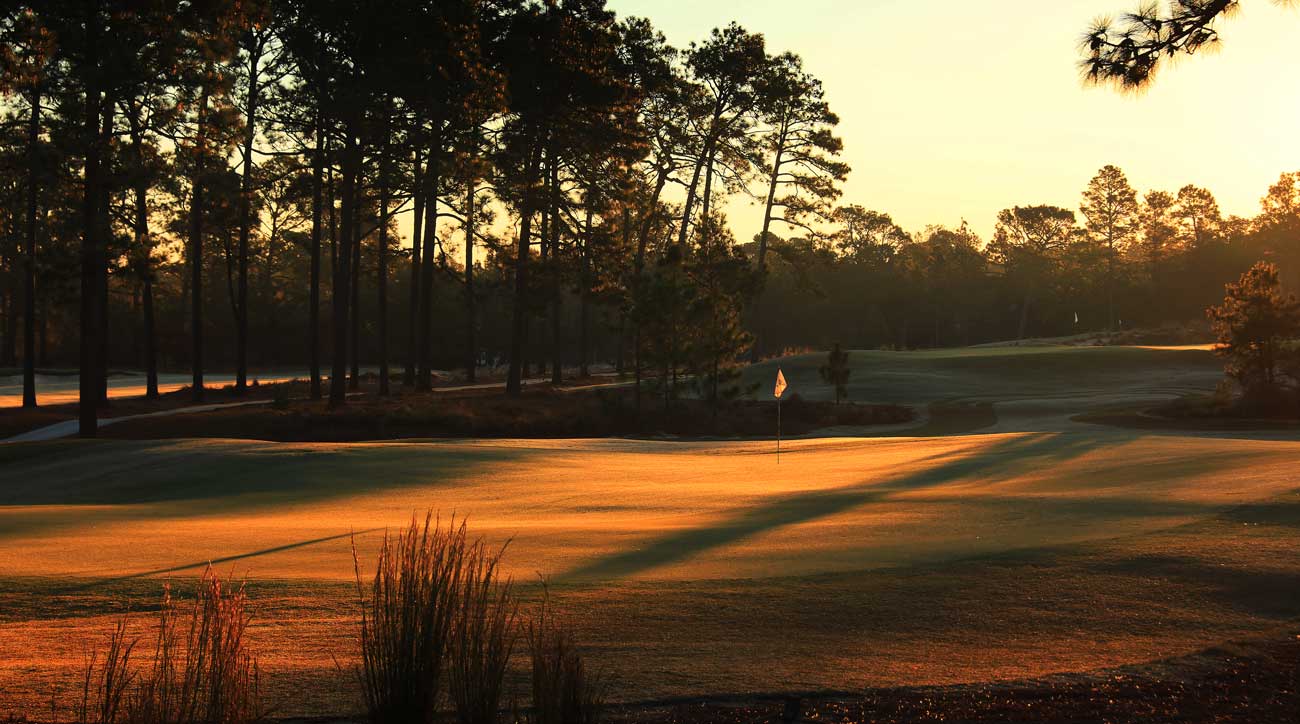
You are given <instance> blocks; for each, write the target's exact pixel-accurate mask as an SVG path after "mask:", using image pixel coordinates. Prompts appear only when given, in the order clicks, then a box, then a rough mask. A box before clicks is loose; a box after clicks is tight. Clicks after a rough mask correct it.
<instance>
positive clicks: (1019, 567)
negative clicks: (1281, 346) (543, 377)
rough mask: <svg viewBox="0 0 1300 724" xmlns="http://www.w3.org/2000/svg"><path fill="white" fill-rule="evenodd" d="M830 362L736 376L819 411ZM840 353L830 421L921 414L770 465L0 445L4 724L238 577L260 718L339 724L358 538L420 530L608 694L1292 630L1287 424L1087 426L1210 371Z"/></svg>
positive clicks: (815, 688)
mask: <svg viewBox="0 0 1300 724" xmlns="http://www.w3.org/2000/svg"><path fill="white" fill-rule="evenodd" d="M824 359H825V356H824V354H815V355H807V356H798V357H787V358H783V359H779V360H771V361H767V362H763V363H761V364H758V365H754V366H752V367H750V368H748V369H747V370H746V371H745V375H746V380H747V381H751V382H753V383H754V384H757V385H761V387H760V388H759V392H758V393H756V395H757V396H759V397H763V396H770V390H771V380H772V379H773V378H774V377H775V374H776V370H777V368H778V367H779V368H780V369H781V370H782V372H783V374H784V375H785V377H786V378H787V379H788V381H789V385H790V389H789V392H787V402H786V404H790V402H789V396H790V395H792V394H797V395H799V396H800V397H802V398H804V399H807V400H829V399H833V394H834V393H833V390H832V389H831V388H829V387H828V386H826V385H825V384H824V383H822V382H821V380H820V378H819V376H818V368H819V365H821V364H822V363H823V361H824ZM849 364H850V366H851V370H852V373H851V377H850V380H849V384H848V393H849V399H850V400H852V401H856V402H889V403H897V404H904V405H908V406H910V407H912V408H913V409H914V410H915V411H916V413H917V414H916V418H915V419H914V420H913V421H912V422H909V423H906V424H895V425H882V426H878V427H863V428H830V429H826V430H822V431H819V432H818V433H815V434H812V435H806V436H801V437H798V438H795V439H786V440H784V441H783V442H782V454H781V457H780V460H779V464H778V460H777V458H776V456H775V454H774V452H775V439H710V440H701V439H674V438H669V437H663V436H660V437H656V438H646V439H628V438H617V439H586V440H473V439H464V440H454V439H439V440H400V441H384V442H373V443H368V442H357V443H309V442H304V443H274V442H264V441H257V440H235V439H178V440H165V441H161V440H159V441H155V440H70V439H69V440H56V441H48V442H36V443H14V444H7V445H0V550H3V551H4V554H3V555H0V716H3V715H4V713H5V712H22V711H26V712H32V711H49V710H50V708H51V706H52V704H51V703H52V702H53V706H54V707H56V708H57V707H59V706H65V707H66V706H67V703H66V702H67V701H69V700H70V699H72V698H74V697H75V696H76V695H77V694H78V692H77V691H76V688H77V687H78V686H79V683H78V682H79V677H80V672H81V670H82V669H83V667H84V665H85V656H86V653H87V651H88V650H90V649H92V648H95V647H99V646H102V644H103V642H104V641H105V639H106V637H107V635H108V633H109V632H110V631H111V629H112V627H113V626H114V625H115V624H116V622H117V621H118V620H119V619H120V618H121V617H122V615H123V614H124V613H126V612H136V613H140V612H148V611H150V610H153V609H154V608H156V606H157V603H158V601H159V599H160V597H161V595H162V591H163V586H164V585H165V584H167V583H169V582H170V584H171V586H172V588H173V590H175V591H176V592H178V593H181V594H183V593H185V592H186V591H187V590H188V589H189V588H190V587H192V585H193V583H194V581H195V580H196V578H197V577H198V576H199V574H200V573H201V572H202V571H203V569H204V568H205V567H206V566H207V565H208V564H209V563H210V564H211V565H213V566H214V567H215V568H216V569H217V570H218V571H220V572H221V573H223V574H230V575H231V576H233V577H234V578H235V579H236V580H244V581H246V582H247V590H248V593H249V596H250V600H251V606H252V607H253V612H254V618H253V623H252V627H251V629H250V632H249V638H250V641H249V645H250V648H251V649H252V650H253V651H254V652H255V654H256V655H257V658H258V662H259V666H260V669H261V672H262V676H263V682H264V688H265V691H266V698H267V699H268V702H269V703H270V705H271V706H272V707H274V713H275V715H276V716H297V715H326V714H338V713H339V712H350V711H355V710H357V709H358V707H359V706H360V705H359V703H358V701H357V698H356V697H357V694H355V693H354V687H353V682H354V678H353V677H354V674H353V667H354V666H355V662H356V657H357V643H356V622H357V620H358V619H359V611H358V606H357V589H356V584H355V575H356V574H355V573H354V559H353V550H354V543H355V549H356V555H357V559H358V560H359V563H360V567H361V570H362V575H363V576H366V575H368V573H367V572H368V571H369V570H370V569H371V568H372V567H373V560H374V555H375V551H376V550H377V549H378V547H379V545H380V542H381V541H382V538H383V536H384V534H385V531H389V530H395V529H397V528H399V527H401V526H403V525H405V524H406V523H408V522H409V521H410V519H411V517H412V515H413V514H416V515H423V512H424V511H426V510H430V509H432V510H434V511H437V512H439V513H440V514H441V516H442V517H443V519H444V520H446V519H449V518H451V517H452V516H455V517H456V518H457V519H461V518H464V519H467V520H468V521H469V525H470V528H471V531H472V533H473V534H474V535H482V536H485V537H486V539H487V540H488V541H489V542H491V543H492V544H493V545H494V546H507V547H506V550H505V553H504V558H503V564H504V566H505V567H506V569H507V570H508V571H509V572H510V573H511V574H512V575H513V576H514V579H515V581H516V584H517V585H518V586H519V587H520V590H521V592H522V593H523V594H524V596H525V599H526V600H534V599H535V598H536V597H537V596H538V595H540V590H541V585H540V584H541V582H543V581H545V582H546V584H547V586H548V587H549V590H550V596H551V598H552V600H553V601H554V602H555V603H556V604H557V605H558V607H559V609H560V610H561V611H563V614H564V615H565V616H566V617H568V618H569V619H570V620H571V621H572V622H573V625H574V628H575V630H576V631H577V635H578V638H579V640H580V641H581V643H582V644H583V646H584V647H585V649H586V650H588V651H589V655H590V660H591V662H592V665H593V666H594V667H595V668H596V669H598V670H599V671H600V672H601V675H602V677H603V680H604V682H605V684H606V687H607V690H608V693H607V696H608V698H609V699H610V700H611V701H614V702H634V701H650V700H666V699H674V698H678V697H699V696H718V695H728V694H737V695H745V694H757V693H782V692H833V691H840V692H851V691H856V690H862V689H863V688H865V687H885V686H903V685H906V686H929V685H948V684H963V683H985V682H999V681H1014V680H1022V679H1027V678H1035V677H1043V676H1049V675H1055V674H1089V673H1091V672H1099V671H1104V670H1109V669H1113V668H1115V667H1124V666H1142V667H1151V666H1158V662H1161V661H1163V660H1167V659H1171V658H1178V657H1186V656H1190V655H1195V654H1197V653H1198V652H1201V651H1204V650H1206V649H1210V648H1213V647H1218V646H1223V645H1226V644H1228V643H1229V642H1249V641H1251V640H1255V639H1259V638H1261V637H1267V636H1272V635H1276V634H1277V633H1278V632H1286V631H1288V630H1289V629H1294V628H1295V626H1296V623H1297V621H1298V620H1300V595H1297V591H1298V590H1300V556H1297V555H1296V554H1295V552H1296V550H1297V547H1298V546H1300V482H1297V476H1296V472H1295V470H1296V468H1295V461H1296V460H1297V459H1300V433H1297V432H1296V431H1293V430H1289V429H1285V428H1282V429H1277V428H1273V429H1268V428H1263V429H1234V430H1232V431H1217V430H1212V429H1199V430H1179V429H1177V426H1176V425H1173V424H1170V425H1168V426H1164V425H1162V424H1159V421H1158V420H1156V421H1155V422H1152V424H1147V425H1143V426H1123V425H1107V424H1097V423H1095V422H1089V421H1088V420H1091V419H1094V418H1095V417H1096V416H1097V413H1105V412H1108V411H1128V412H1132V413H1133V414H1135V415H1136V414H1139V413H1140V412H1141V411H1142V410H1144V409H1146V408H1149V407H1152V406H1155V405H1158V404H1160V403H1162V402H1166V401H1168V400H1171V399H1174V398H1177V397H1180V396H1183V395H1188V394H1198V393H1209V392H1212V391H1213V390H1214V387H1215V385H1216V384H1217V383H1218V381H1219V380H1220V379H1221V377H1222V367H1221V363H1220V361H1219V360H1217V359H1216V358H1215V357H1214V355H1213V354H1212V353H1211V352H1210V351H1208V349H1202V348H1138V347H1104V348H1103V347H1063V346H1025V347H1005V346H1004V347H977V348H962V349H953V350H936V351H921V352H883V351H861V352H852V353H851V354H850V358H849ZM773 413H775V409H773ZM197 414H204V413H197ZM1126 414H1127V413H1126ZM1081 416H1082V417H1081ZM773 433H775V429H774V430H773ZM133 625H134V626H135V627H136V628H137V631H138V633H140V634H141V635H145V634H146V633H147V631H146V629H147V627H148V626H149V625H150V624H149V622H148V620H147V619H146V618H143V617H141V618H139V619H138V620H137V621H135V623H134V624H133ZM60 702H63V703H60ZM56 718H57V717H56Z"/></svg>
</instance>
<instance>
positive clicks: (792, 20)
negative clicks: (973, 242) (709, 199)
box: [609, 0, 1300, 239]
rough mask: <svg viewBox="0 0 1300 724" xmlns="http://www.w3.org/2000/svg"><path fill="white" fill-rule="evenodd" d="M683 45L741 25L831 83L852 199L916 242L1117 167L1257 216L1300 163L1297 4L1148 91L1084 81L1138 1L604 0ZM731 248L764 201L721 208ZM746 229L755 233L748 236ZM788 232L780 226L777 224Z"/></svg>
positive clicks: (1059, 198) (1071, 189) (1146, 181)
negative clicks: (1091, 34) (1091, 51)
mask: <svg viewBox="0 0 1300 724" xmlns="http://www.w3.org/2000/svg"><path fill="white" fill-rule="evenodd" d="M609 4H610V6H611V7H612V8H613V9H614V10H616V11H617V12H618V13H619V15H621V16H627V15H636V16H643V17H648V18H650V19H651V20H652V21H654V23H655V25H656V26H657V27H659V28H660V29H661V30H662V31H663V32H664V34H665V35H667V37H668V40H669V41H670V42H671V43H673V44H674V45H677V46H679V47H685V46H686V45H687V44H688V43H690V42H691V41H693V40H701V39H703V38H704V37H705V36H706V35H707V34H708V32H709V30H710V29H711V28H713V27H717V26H721V25H725V24H726V23H728V22H730V21H732V20H735V21H737V22H739V23H740V24H741V25H743V26H745V27H746V28H747V29H749V30H751V31H754V32H760V33H763V34H764V35H765V36H766V38H767V41H768V49H769V52H782V51H787V50H789V51H793V52H795V53H797V54H799V55H801V56H803V59H804V64H805V67H806V68H807V69H808V70H809V71H810V72H812V73H813V74H814V75H815V76H817V77H818V78H820V79H821V80H822V81H823V82H824V83H825V86H826V91H827V97H828V100H829V101H830V103H831V107H832V109H833V110H835V111H836V112H837V113H838V114H839V115H840V117H841V123H840V127H839V133H840V135H841V136H842V137H843V138H844V143H845V154H844V157H845V160H846V161H847V162H848V163H849V164H850V165H852V166H853V169H854V170H853V173H852V174H851V176H850V177H849V181H848V183H847V184H846V186H845V195H844V199H843V202H844V203H854V204H861V205H863V206H866V207H868V208H871V209H876V210H879V211H884V212H887V213H889V214H891V215H892V216H893V217H894V220H895V221H896V222H898V223H899V224H901V225H902V226H903V227H904V228H905V229H908V230H910V231H915V230H920V229H922V228H924V227H925V226H926V225H928V224H945V225H953V226H955V225H958V224H960V223H961V222H962V220H963V219H964V220H966V221H968V222H970V224H971V226H972V227H973V228H974V229H975V230H976V231H977V232H979V233H980V234H982V235H983V236H985V238H987V237H988V235H989V234H990V233H991V232H992V229H993V226H994V222H995V217H996V215H997V212H998V211H999V210H1000V209H1004V208H1007V207H1010V206H1016V205H1029V204H1054V205H1058V206H1065V207H1067V208H1076V207H1077V206H1078V201H1079V196H1080V194H1081V192H1082V190H1083V188H1084V186H1086V185H1087V183H1088V180H1089V179H1090V178H1092V176H1093V175H1094V174H1095V173H1096V171H1097V170H1098V169H1100V168H1101V167H1102V166H1104V165H1106V164H1115V165H1117V166H1119V167H1120V168H1122V169H1124V171H1125V172H1126V173H1127V174H1128V177H1129V181H1130V182H1131V183H1132V184H1133V186H1134V187H1135V188H1137V189H1138V190H1139V191H1140V192H1146V191H1147V190H1151V189H1164V190H1169V191H1177V190H1178V189H1179V188H1181V187H1182V186H1184V185H1186V184H1189V183H1192V184H1196V185H1198V186H1204V187H1207V188H1209V189H1210V190H1211V191H1213V192H1214V194H1215V195H1216V196H1217V197H1218V199H1219V203H1220V206H1221V207H1222V209H1223V211H1224V213H1225V215H1226V214H1239V215H1242V216H1253V215H1254V214H1256V213H1258V210H1259V199H1260V197H1262V196H1263V195H1264V194H1265V193H1266V192H1267V190H1268V187H1269V185H1270V184H1272V183H1273V182H1275V181H1276V180H1277V178H1278V176H1279V175H1280V174H1281V173H1283V172H1286V171H1296V170H1300V82H1298V81H1297V78H1300V73H1298V72H1297V71H1300V54H1297V53H1296V52H1295V48H1296V46H1295V42H1296V38H1297V32H1296V31H1297V30H1300V9H1292V10H1287V9H1285V8H1279V7H1276V6H1274V5H1273V4H1272V3H1268V2H1264V0H1252V1H1251V2H1247V3H1243V6H1244V7H1243V9H1242V11H1241V12H1240V13H1238V14H1237V15H1236V16H1235V17H1232V18H1229V19H1227V20H1221V21H1220V23H1219V29H1220V30H1221V32H1222V34H1223V38H1224V43H1223V45H1222V47H1221V48H1220V49H1219V50H1217V51H1216V52H1213V53H1211V54H1208V55H1197V56H1195V57H1191V58H1187V59H1184V60H1181V61H1179V62H1178V63H1176V64H1175V65H1172V66H1168V67H1167V68H1166V69H1165V70H1164V71H1163V72H1162V73H1161V75H1160V76H1159V77H1158V78H1157V82H1156V83H1155V84H1154V86H1153V87H1152V88H1151V89H1150V90H1148V91H1146V92H1144V93H1141V94H1139V95H1124V94H1121V93H1119V92H1117V91H1115V90H1113V89H1111V88H1108V87H1089V86H1087V85H1085V84H1084V83H1083V81H1082V80H1081V77H1080V74H1079V71H1078V66H1077V63H1078V60H1079V53H1078V49H1077V44H1078V40H1079V38H1080V37H1081V36H1082V35H1083V33H1084V31H1085V30H1086V29H1087V28H1088V26H1089V24H1090V23H1091V21H1092V20H1093V19H1095V18H1097V17H1098V16H1101V15H1106V14H1111V15H1117V14H1120V13H1122V12H1125V11H1129V10H1132V9H1134V8H1135V7H1136V5H1137V4H1138V0H799V1H798V2H790V1H789V0H780V1H777V0H610V2H609ZM728 211H729V214H730V217H731V221H732V226H733V230H734V232H735V233H736V236H737V238H740V239H748V238H751V237H752V236H753V234H754V233H756V232H757V231H758V227H759V226H761V219H762V213H761V209H760V208H759V206H758V205H757V202H754V201H751V200H749V199H742V198H739V197H738V198H737V199H736V200H734V201H733V202H732V203H731V205H730V206H729V208H728ZM749 227H753V228H752V229H750V228H749ZM777 233H778V234H781V233H782V232H781V231H779V230H778V231H777Z"/></svg>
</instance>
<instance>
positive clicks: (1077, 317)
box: [1074, 312, 1079, 324]
mask: <svg viewBox="0 0 1300 724" xmlns="http://www.w3.org/2000/svg"><path fill="white" fill-rule="evenodd" d="M1074 323H1075V324H1078V323H1079V313H1078V312H1075V313H1074Z"/></svg>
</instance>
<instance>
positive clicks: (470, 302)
mask: <svg viewBox="0 0 1300 724" xmlns="http://www.w3.org/2000/svg"><path fill="white" fill-rule="evenodd" d="M466 187H467V189H466V191H465V380H466V381H468V382H474V380H475V377H476V375H475V372H476V370H477V368H478V339H477V326H478V325H477V322H478V320H477V313H476V311H475V309H474V307H475V302H474V241H475V239H474V226H475V219H474V214H475V210H474V201H475V194H477V193H478V189H477V188H476V181H475V179H474V174H473V172H471V173H470V175H469V178H468V179H467V180H466Z"/></svg>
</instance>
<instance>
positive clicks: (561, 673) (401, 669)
mask: <svg viewBox="0 0 1300 724" xmlns="http://www.w3.org/2000/svg"><path fill="white" fill-rule="evenodd" d="M503 550H504V549H502V551H496V552H492V551H490V550H489V549H488V548H487V547H486V545H485V544H484V542H483V541H482V540H481V539H479V540H476V541H473V542H471V541H470V540H469V537H468V534H467V531H466V526H465V523H464V522H461V523H460V524H457V523H456V522H455V521H454V520H453V521H452V522H451V523H449V524H448V525H446V526H445V527H444V526H443V525H442V524H441V522H440V521H439V520H438V519H436V518H435V517H434V515H433V513H432V512H430V513H429V514H427V515H426V516H425V519H424V522H423V523H420V522H419V521H418V520H417V519H415V518H412V520H411V523H410V525H409V526H408V527H407V528H406V529H405V530H404V531H402V532H400V533H398V534H397V535H396V536H395V537H390V536H385V537H384V541H383V543H382V544H381V546H380V549H379V558H378V564H377V567H376V571H375V575H374V579H373V580H372V581H371V583H370V585H369V592H368V594H367V591H366V590H365V587H364V586H363V585H362V578H361V564H360V559H359V557H357V556H356V554H355V551H356V548H355V545H354V547H353V551H354V565H355V572H356V578H357V594H358V597H359V598H360V601H361V609H362V614H361V664H360V667H359V677H358V678H359V680H360V682H361V688H362V699H363V701H364V702H365V706H366V710H367V713H368V715H369V718H370V720H371V721H373V722H376V724H378V723H380V722H411V723H412V724H432V722H433V721H434V720H435V719H436V718H437V710H438V705H439V702H440V701H441V699H442V696H443V694H444V693H445V694H446V696H447V699H448V700H449V703H450V704H451V706H452V707H453V708H454V711H455V717H456V721H457V722H459V723H460V724H493V722H496V721H498V719H499V717H500V716H501V712H502V703H503V700H504V699H505V698H506V697H505V694H506V674H507V672H508V670H509V667H510V663H511V658H512V656H513V653H514V649H515V645H516V643H517V642H518V640H519V637H520V635H521V626H520V621H519V603H518V600H517V598H516V597H515V594H514V589H513V585H512V582H511V580H510V579H509V578H508V577H502V575H501V573H500V561H501V553H502V552H503ZM527 633H528V640H529V643H530V644H531V651H532V674H533V682H532V694H533V711H532V715H531V717H529V720H530V721H532V722H534V723H535V724H590V723H593V722H595V721H597V720H598V716H599V710H600V704H601V699H600V695H599V693H598V690H597V686H596V685H595V682H594V680H593V678H592V677H591V676H590V675H589V673H588V672H587V669H586V666H585V664H584V662H583V659H582V657H581V655H580V654H579V653H578V650H577V648H576V646H575V645H574V640H573V636H572V635H571V634H570V633H569V632H568V630H567V629H566V628H565V627H564V626H563V625H561V624H560V622H559V621H558V619H557V618H556V616H555V614H554V613H553V610H552V608H551V606H550V603H549V600H545V599H544V600H543V602H542V604H541V606H540V608H539V610H538V613H537V615H536V616H535V617H534V618H533V619H532V620H530V621H529V622H528V624H527ZM515 719H516V720H518V719H519V717H518V716H516V717H515Z"/></svg>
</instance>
